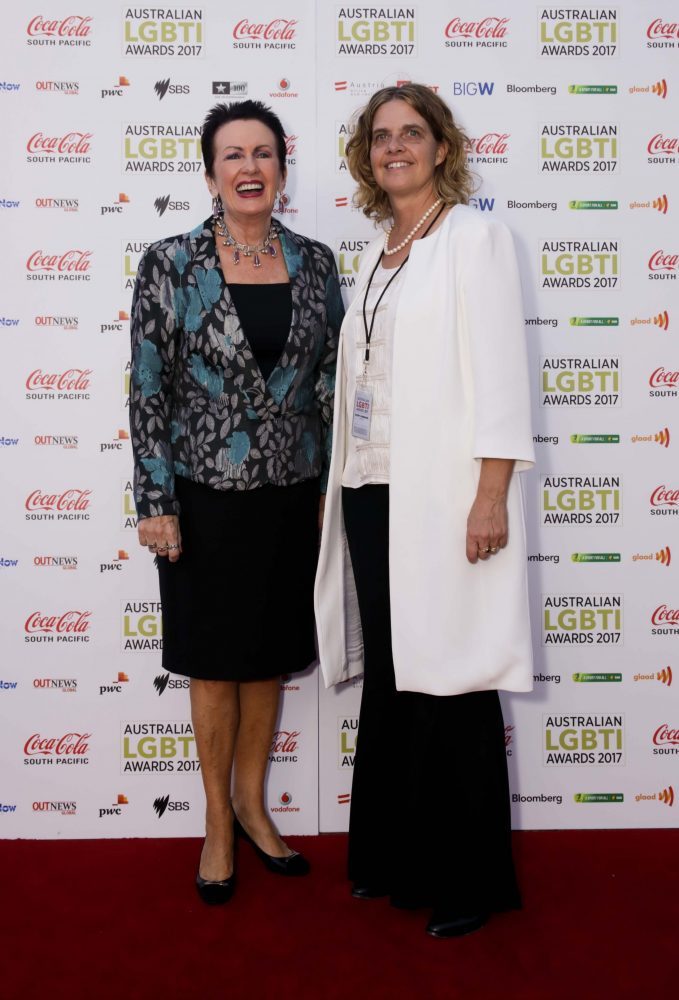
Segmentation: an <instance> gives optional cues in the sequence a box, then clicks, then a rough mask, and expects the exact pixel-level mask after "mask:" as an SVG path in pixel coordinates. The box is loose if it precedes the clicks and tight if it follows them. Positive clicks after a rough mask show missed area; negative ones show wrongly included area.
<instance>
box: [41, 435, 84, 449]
mask: <svg viewBox="0 0 679 1000" xmlns="http://www.w3.org/2000/svg"><path fill="white" fill-rule="evenodd" d="M33 444H35V445H39V446H46V447H51V448H65V449H66V450H67V451H75V450H76V449H77V447H78V435H77V434H36V436H35V437H34V438H33Z"/></svg>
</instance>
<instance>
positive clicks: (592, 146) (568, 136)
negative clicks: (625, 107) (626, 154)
mask: <svg viewBox="0 0 679 1000" xmlns="http://www.w3.org/2000/svg"><path fill="white" fill-rule="evenodd" d="M539 137H540V170H541V172H543V173H544V172H550V173H614V172H615V171H616V170H617V167H618V156H619V146H618V126H617V125H616V124H614V123H613V122H597V123H592V124H584V123H582V122H572V123H566V122H558V123H556V122H549V123H545V124H543V125H541V126H540V130H539Z"/></svg>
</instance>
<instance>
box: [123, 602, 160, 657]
mask: <svg viewBox="0 0 679 1000" xmlns="http://www.w3.org/2000/svg"><path fill="white" fill-rule="evenodd" d="M162 634H163V622H162V616H161V605H160V601H124V602H123V606H122V649H123V652H124V653H148V652H151V651H155V650H159V649H162V648H163V639H162Z"/></svg>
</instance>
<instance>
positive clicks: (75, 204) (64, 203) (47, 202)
mask: <svg viewBox="0 0 679 1000" xmlns="http://www.w3.org/2000/svg"><path fill="white" fill-rule="evenodd" d="M17 204H18V202H17ZM34 204H35V207H36V208H58V209H60V210H61V211H62V212H78V211H80V201H79V200H78V199H77V198H36V199H35V202H34Z"/></svg>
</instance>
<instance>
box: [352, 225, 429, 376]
mask: <svg viewBox="0 0 679 1000" xmlns="http://www.w3.org/2000/svg"><path fill="white" fill-rule="evenodd" d="M446 207H447V206H446V205H441V207H440V209H439V210H438V212H437V213H436V215H435V216H434V218H433V219H432V220H431V222H430V223H429V225H428V226H427V228H426V229H425V231H424V232H423V233H422V236H421V237H420V239H424V237H425V236H426V235H427V233H428V232H429V230H430V229H431V227H432V226H433V225H434V223H435V222H436V220H437V219H438V217H439V215H440V214H441V212H442V211H443V210H444V208H446ZM383 257H384V250H383V251H382V253H381V254H380V255H379V257H378V258H377V263H376V264H375V266H374V268H373V269H372V273H371V275H370V277H369V278H368V284H367V285H366V288H365V295H364V296H363V329H364V330H365V356H364V358H363V377H364V378H365V377H366V375H367V374H368V362H369V361H370V340H371V338H372V335H373V327H374V326H375V316H377V307H378V306H379V304H380V302H381V301H382V299H383V298H384V296H385V294H386V291H387V289H388V288H389V285H391V283H392V282H393V281H395V280H396V278H397V277H398V275H399V273H400V272H401V271H402V270H403V268H404V267H405V266H406V264H407V263H408V259H409V257H410V252H408V256H407V257H406V259H405V260H404V261H402V262H401V263H400V264H399V266H398V267H397V268H396V270H395V271H394V273H393V274H392V276H391V278H389V281H388V282H387V283H386V285H385V286H384V288H383V289H382V292H381V294H380V297H379V298H378V300H377V302H376V303H375V308H374V309H373V314H372V316H371V318H370V326H368V319H367V317H366V305H367V302H368V295H369V294H370V287H371V285H372V282H373V278H374V277H375V273H376V271H377V268H378V267H379V266H380V264H381V263H382V258H383Z"/></svg>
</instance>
